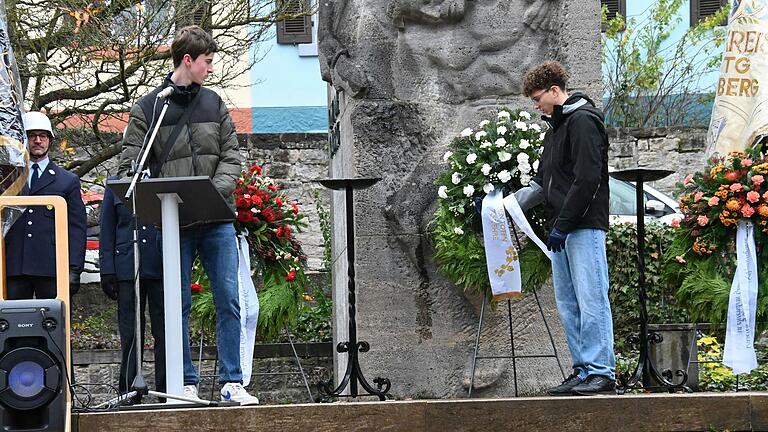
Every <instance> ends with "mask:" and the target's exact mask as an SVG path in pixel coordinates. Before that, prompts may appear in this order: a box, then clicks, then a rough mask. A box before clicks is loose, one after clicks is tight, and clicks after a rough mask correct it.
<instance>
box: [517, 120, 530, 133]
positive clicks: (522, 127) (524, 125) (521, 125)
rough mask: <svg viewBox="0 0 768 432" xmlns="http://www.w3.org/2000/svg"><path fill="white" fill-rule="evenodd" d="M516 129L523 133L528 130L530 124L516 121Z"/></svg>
mask: <svg viewBox="0 0 768 432" xmlns="http://www.w3.org/2000/svg"><path fill="white" fill-rule="evenodd" d="M515 129H519V130H521V131H523V132H525V131H527V130H528V124H527V123H526V122H521V121H516V122H515Z"/></svg>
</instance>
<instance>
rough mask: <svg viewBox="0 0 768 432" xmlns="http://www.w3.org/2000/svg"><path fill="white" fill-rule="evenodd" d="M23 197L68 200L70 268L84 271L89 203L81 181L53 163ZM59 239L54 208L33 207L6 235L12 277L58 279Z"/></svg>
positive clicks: (26, 189) (24, 191)
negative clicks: (83, 195)
mask: <svg viewBox="0 0 768 432" xmlns="http://www.w3.org/2000/svg"><path fill="white" fill-rule="evenodd" d="M21 194H22V195H34V196H38V195H57V196H60V197H63V198H64V199H65V200H66V201H67V223H68V234H69V236H68V237H69V267H70V268H74V270H76V271H82V270H83V264H84V263H85V237H86V234H85V228H86V222H85V204H83V198H82V196H81V194H80V179H79V178H78V177H77V176H76V175H74V174H72V173H71V172H69V171H67V170H65V169H62V168H60V167H58V166H57V165H56V164H55V163H53V161H51V162H49V163H48V166H47V167H46V169H45V171H43V172H41V173H40V178H38V180H37V182H36V184H35V188H34V189H32V190H29V187H28V186H25V187H24V189H23V190H22V193H21ZM55 245H56V236H55V226H54V211H53V207H51V208H48V207H47V206H30V207H28V208H26V209H25V210H24V213H22V215H21V216H20V217H19V218H18V219H17V220H16V222H15V223H14V224H13V225H12V226H11V228H10V229H9V230H8V234H6V236H5V255H6V261H5V269H6V272H7V275H8V276H47V277H55V276H56V247H55Z"/></svg>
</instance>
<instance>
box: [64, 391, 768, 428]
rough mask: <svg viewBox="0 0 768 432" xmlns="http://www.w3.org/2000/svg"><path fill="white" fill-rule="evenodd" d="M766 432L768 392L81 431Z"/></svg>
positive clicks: (365, 409) (340, 409) (351, 406)
mask: <svg viewBox="0 0 768 432" xmlns="http://www.w3.org/2000/svg"><path fill="white" fill-rule="evenodd" d="M725 430H728V431H749V430H754V431H768V393H746V392H745V393H695V394H673V395H670V394H638V395H623V396H595V397H560V398H550V397H530V398H516V399H457V400H413V401H387V402H338V403H330V404H306V405H268V406H257V407H219V408H194V409H163V410H151V411H149V410H143V411H135V410H132V411H122V412H109V413H88V414H78V415H74V416H73V431H79V432H112V431H115V432H116V431H120V432H134V431H135V432H146V431H158V432H177V431H178V432H198V431H232V432H235V431H237V432H241V431H254V432H255V431H265V432H266V431H270V432H273V431H274V432H291V431H296V432H310V431H311V432H317V431H398V432H399V431H406V432H410V431H413V432H449V431H574V432H575V431H579V432H587V431H725Z"/></svg>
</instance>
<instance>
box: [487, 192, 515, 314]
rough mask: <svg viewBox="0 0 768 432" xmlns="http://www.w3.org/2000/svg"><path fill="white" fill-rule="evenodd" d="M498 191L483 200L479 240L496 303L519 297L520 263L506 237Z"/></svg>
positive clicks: (506, 232)
mask: <svg viewBox="0 0 768 432" xmlns="http://www.w3.org/2000/svg"><path fill="white" fill-rule="evenodd" d="M503 199H504V198H503V196H502V194H501V191H492V192H491V193H489V194H488V195H486V196H485V198H483V210H482V212H481V215H482V220H483V240H484V243H485V258H486V264H487V266H488V279H489V280H490V281H491V292H492V293H493V299H494V300H496V301H500V300H505V299H508V298H512V297H518V296H520V295H522V293H523V289H522V282H521V278H520V259H519V258H518V255H517V249H516V248H515V245H514V244H513V243H512V239H511V238H510V235H509V224H508V223H507V215H506V214H505V213H504V202H503Z"/></svg>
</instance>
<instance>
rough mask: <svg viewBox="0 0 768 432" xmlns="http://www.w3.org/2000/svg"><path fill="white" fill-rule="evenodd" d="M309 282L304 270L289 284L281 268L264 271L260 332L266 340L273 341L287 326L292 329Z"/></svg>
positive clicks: (260, 298)
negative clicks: (298, 287) (297, 286)
mask: <svg viewBox="0 0 768 432" xmlns="http://www.w3.org/2000/svg"><path fill="white" fill-rule="evenodd" d="M306 284H307V280H306V276H305V275H304V272H303V270H301V269H300V270H299V271H297V272H296V279H295V280H294V281H291V282H288V281H286V280H285V273H284V272H283V270H282V269H281V268H279V266H267V267H266V268H265V269H264V287H263V288H262V289H261V292H259V324H258V331H259V335H261V337H262V338H264V339H273V338H275V336H276V335H277V334H278V333H279V332H282V331H283V330H284V329H285V327H286V326H288V327H291V326H293V325H294V324H295V323H296V319H297V318H298V316H299V308H300V305H301V302H302V300H303V299H302V295H303V293H304V289H303V288H302V289H297V288H296V285H299V286H301V287H304V286H306Z"/></svg>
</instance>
